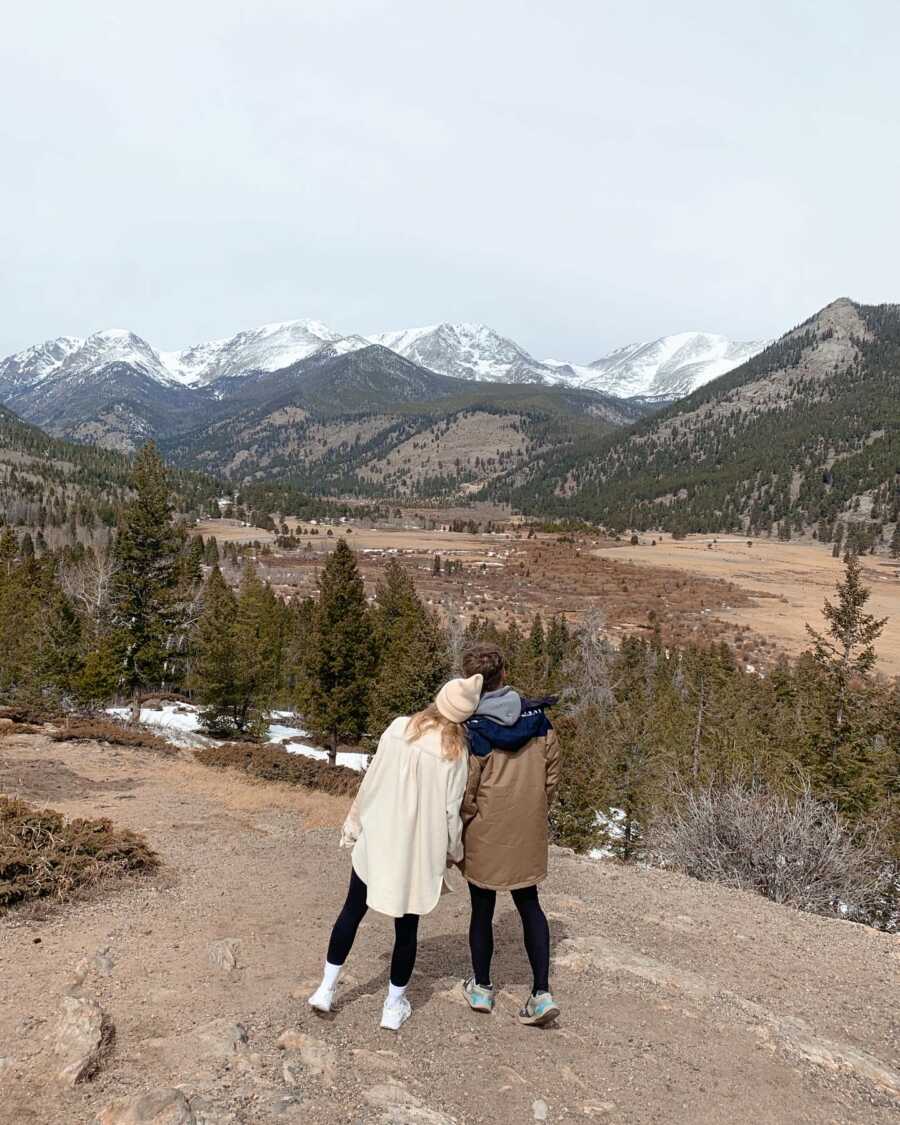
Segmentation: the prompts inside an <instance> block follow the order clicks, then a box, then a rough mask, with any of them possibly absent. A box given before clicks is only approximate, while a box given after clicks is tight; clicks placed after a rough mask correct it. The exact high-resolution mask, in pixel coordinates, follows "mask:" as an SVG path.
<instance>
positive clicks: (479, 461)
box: [161, 347, 646, 499]
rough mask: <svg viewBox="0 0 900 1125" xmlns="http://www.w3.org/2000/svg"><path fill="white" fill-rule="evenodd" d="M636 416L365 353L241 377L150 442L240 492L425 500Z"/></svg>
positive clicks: (601, 402)
mask: <svg viewBox="0 0 900 1125" xmlns="http://www.w3.org/2000/svg"><path fill="white" fill-rule="evenodd" d="M645 411H646V408H645V407H643V406H641V405H638V404H631V403H627V402H624V401H623V400H619V399H615V398H611V397H610V396H607V395H601V394H597V393H595V392H590V391H573V390H570V389H568V388H565V387H541V386H533V385H524V386H514V385H506V384H496V383H487V384H486V383H471V382H468V381H465V380H462V379H454V378H450V377H448V376H445V375H437V374H435V373H434V372H430V371H427V370H426V369H424V368H421V367H418V366H417V365H416V364H414V363H411V362H410V361H409V360H405V359H402V358H401V357H400V356H396V355H394V354H393V353H391V352H388V351H387V350H386V349H384V348H379V347H371V348H366V349H362V350H359V351H356V352H353V353H351V354H349V355H344V356H329V357H326V358H320V357H315V358H314V359H311V360H305V361H302V362H301V363H298V364H296V365H294V367H292V368H288V369H286V370H285V371H283V372H275V373H271V374H267V375H260V376H259V377H250V378H248V379H246V380H244V381H243V384H242V385H241V386H240V387H235V388H234V390H233V391H232V393H231V395H230V397H229V399H228V400H227V401H223V402H222V403H220V404H219V405H218V406H217V407H216V409H215V410H214V411H213V412H212V417H211V418H207V419H206V420H205V421H204V423H203V424H202V425H199V426H197V427H196V428H194V429H193V430H191V431H189V432H187V433H181V434H179V435H177V436H175V437H172V438H170V439H168V440H164V441H163V442H162V443H161V446H162V448H163V450H164V451H165V453H166V455H167V456H168V457H169V458H170V459H171V460H172V461H173V462H174V463H176V464H179V465H183V466H185V467H189V468H193V469H202V470H206V471H209V472H215V473H219V474H221V475H222V476H223V477H225V478H227V479H229V480H231V481H234V482H236V483H241V484H245V483H248V482H252V481H254V480H260V479H269V480H286V481H290V482H291V484H292V485H294V486H295V487H297V488H300V489H303V490H306V491H310V492H316V493H322V494H325V495H344V494H350V495H354V496H362V497H369V498H392V499H394V498H404V497H423V498H436V497H445V496H453V495H457V494H459V493H460V492H461V491H462V492H465V491H467V490H469V489H473V488H476V489H477V488H478V487H480V486H483V485H484V483H485V482H487V481H490V480H491V479H493V478H494V477H496V476H498V475H500V474H507V473H509V472H511V471H515V470H516V469H518V468H519V467H521V466H523V465H525V464H527V463H528V461H529V460H530V459H531V458H532V457H534V456H535V455H536V454H537V453H539V452H546V451H548V450H555V449H559V448H561V447H568V446H569V445H570V444H571V443H572V441H574V440H577V439H578V438H579V436H580V437H581V438H582V439H585V440H594V441H596V439H597V438H599V437H601V436H602V435H604V434H606V433H609V432H611V431H612V430H614V429H616V428H618V427H620V426H622V425H625V424H627V423H629V422H631V421H633V420H634V419H636V418H638V417H640V416H641V415H642V414H643V413H644V412H645Z"/></svg>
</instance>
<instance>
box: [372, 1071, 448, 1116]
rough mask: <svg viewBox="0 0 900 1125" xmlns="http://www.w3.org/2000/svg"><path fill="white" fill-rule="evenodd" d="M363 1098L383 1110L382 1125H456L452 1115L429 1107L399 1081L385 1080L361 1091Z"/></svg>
mask: <svg viewBox="0 0 900 1125" xmlns="http://www.w3.org/2000/svg"><path fill="white" fill-rule="evenodd" d="M363 1098H364V1099H365V1100H366V1101H367V1102H368V1103H369V1105H371V1106H374V1107H375V1108H376V1109H381V1110H384V1113H383V1114H382V1116H381V1118H380V1120H381V1121H382V1122H383V1125H456V1120H455V1118H453V1117H448V1116H447V1115H446V1114H445V1113H438V1112H437V1110H434V1109H429V1108H428V1106H426V1105H424V1104H423V1103H422V1099H421V1098H419V1097H417V1096H416V1095H415V1094H413V1093H411V1092H410V1091H409V1090H407V1088H406V1087H405V1086H404V1085H402V1084H401V1083H399V1082H386V1083H384V1084H383V1085H380V1086H372V1087H371V1088H370V1089H368V1090H365V1091H364V1092H363Z"/></svg>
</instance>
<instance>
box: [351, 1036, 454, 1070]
mask: <svg viewBox="0 0 900 1125" xmlns="http://www.w3.org/2000/svg"><path fill="white" fill-rule="evenodd" d="M457 1038H458V1039H459V1038H461V1037H460V1036H457ZM353 1062H354V1065H355V1066H358V1067H362V1069H363V1070H371V1071H377V1072H378V1073H381V1074H391V1073H393V1072H394V1071H395V1070H408V1069H409V1063H408V1062H407V1060H406V1059H404V1058H403V1057H402V1056H401V1055H398V1054H397V1052H396V1051H367V1050H365V1049H364V1048H362V1047H357V1048H356V1049H355V1050H354V1052H353Z"/></svg>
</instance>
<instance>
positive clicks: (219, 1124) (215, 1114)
mask: <svg viewBox="0 0 900 1125" xmlns="http://www.w3.org/2000/svg"><path fill="white" fill-rule="evenodd" d="M191 1112H192V1113H193V1115H194V1121H195V1122H196V1125H237V1118H236V1117H235V1116H234V1114H233V1113H227V1112H226V1111H225V1110H222V1109H219V1108H218V1107H217V1106H214V1105H212V1103H211V1102H209V1101H207V1099H206V1098H191Z"/></svg>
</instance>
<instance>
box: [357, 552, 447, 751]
mask: <svg viewBox="0 0 900 1125" xmlns="http://www.w3.org/2000/svg"><path fill="white" fill-rule="evenodd" d="M373 618H374V622H373V623H374V628H375V637H376V644H377V648H378V652H379V661H378V668H377V671H376V674H375V679H374V681H373V683H372V688H371V691H370V694H369V728H370V734H371V735H372V737H373V738H374V737H376V736H377V735H379V734H380V733H381V731H383V730H384V729H385V727H387V726H388V724H389V723H390V722H391V721H392V720H393V719H395V718H396V717H397V716H398V715H412V714H415V712H416V711H420V710H421V709H422V708H423V707H425V706H426V705H427V704H428V703H430V702H431V700H432V699H433V698H434V696H435V694H436V693H437V690H438V688H439V687H440V686H441V684H442V683H443V682H444V680H446V679H447V677H448V675H449V674H450V660H449V656H448V652H447V641H446V638H445V637H444V635H443V633H442V631H441V629H440V626H439V625H438V622H437V620H436V619H435V617H434V615H433V614H431V613H429V611H428V609H427V608H426V607H425V606H424V605H423V604H422V602H421V600H420V599H419V597H418V595H417V594H416V588H415V584H414V583H413V580H412V578H411V577H410V575H409V574H408V573H407V571H406V570H405V569H404V568H403V567H402V566H401V565H400V563H399V562H397V561H396V560H395V559H392V560H391V561H390V562H389V563H388V564H387V566H386V567H385V572H384V578H383V580H382V582H381V583H380V584H379V586H378V590H377V592H376V595H375V609H374V613H373Z"/></svg>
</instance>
